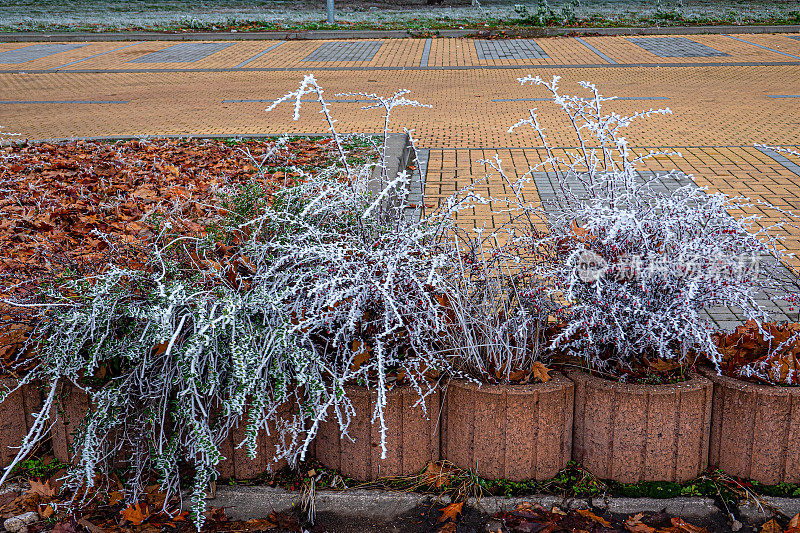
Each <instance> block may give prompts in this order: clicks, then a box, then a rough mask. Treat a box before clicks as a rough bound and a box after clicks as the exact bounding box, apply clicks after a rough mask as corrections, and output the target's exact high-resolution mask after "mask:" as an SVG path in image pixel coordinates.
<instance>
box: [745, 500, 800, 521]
mask: <svg viewBox="0 0 800 533" xmlns="http://www.w3.org/2000/svg"><path fill="white" fill-rule="evenodd" d="M760 499H761V501H762V502H763V503H764V504H766V506H761V505H759V504H758V503H755V502H747V503H745V504H742V505H740V506H739V513H740V514H741V518H742V519H744V520H747V521H749V522H758V521H762V522H763V521H765V520H768V519H770V518H772V517H774V516H783V517H785V518H792V517H793V516H795V515H796V514H798V513H800V498H775V497H772V496H762V497H761V498H760ZM770 507H771V508H772V509H770Z"/></svg>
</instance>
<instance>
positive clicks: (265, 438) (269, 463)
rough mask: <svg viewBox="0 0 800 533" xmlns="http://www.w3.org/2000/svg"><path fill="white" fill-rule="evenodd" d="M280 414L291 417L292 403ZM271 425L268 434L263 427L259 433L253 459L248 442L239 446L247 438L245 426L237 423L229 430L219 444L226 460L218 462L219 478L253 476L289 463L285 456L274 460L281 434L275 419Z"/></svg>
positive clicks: (249, 477) (285, 406) (284, 407)
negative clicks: (249, 452)
mask: <svg viewBox="0 0 800 533" xmlns="http://www.w3.org/2000/svg"><path fill="white" fill-rule="evenodd" d="M246 416H247V415H245V417H246ZM278 416H280V417H285V418H289V417H290V416H291V406H290V405H289V404H285V405H284V406H282V409H280V410H279V411H278ZM269 426H270V427H269V430H270V431H269V435H267V432H266V431H264V429H263V428H262V429H260V430H259V432H258V437H257V439H256V452H257V453H256V456H255V458H253V459H250V457H248V456H247V446H246V445H245V446H239V443H240V442H242V441H243V440H244V439H245V436H246V425H243V424H240V425H237V426H236V427H234V428H233V429H232V430H231V431H230V433H229V434H228V438H226V439H225V440H224V441H222V444H221V445H220V450H221V452H222V455H223V456H225V459H224V460H223V461H221V462H220V463H219V465H217V470H218V471H219V475H220V478H222V479H232V478H233V479H253V478H256V477H258V476H260V475H261V474H263V473H264V472H268V471H273V472H275V471H278V470H280V469H281V468H283V467H285V466H286V465H287V464H288V462H287V461H286V459H280V460H279V461H275V460H274V458H275V450H276V448H277V447H278V444H279V443H278V438H279V436H280V435H279V432H278V431H277V428H276V427H275V423H274V422H270V423H269Z"/></svg>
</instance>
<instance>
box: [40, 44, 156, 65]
mask: <svg viewBox="0 0 800 533" xmlns="http://www.w3.org/2000/svg"><path fill="white" fill-rule="evenodd" d="M137 44H141V41H137V42H135V43H131V44H126V45H125V46H120V47H119V48H114V49H113V50H108V51H107V52H100V53H99V54H94V55H93V56H89V57H84V58H83V59H78V60H77V61H71V62H69V63H65V64H64V65H61V66H59V67H53V68H51V69H50V70H60V69H62V68H64V67H68V66H70V65H74V64H76V63H83V62H84V61H89V60H90V59H94V58H95V57H100V56H104V55H106V54H110V53H111V52H116V51H117V50H122V49H123V48H128V47H130V46H134V45H137Z"/></svg>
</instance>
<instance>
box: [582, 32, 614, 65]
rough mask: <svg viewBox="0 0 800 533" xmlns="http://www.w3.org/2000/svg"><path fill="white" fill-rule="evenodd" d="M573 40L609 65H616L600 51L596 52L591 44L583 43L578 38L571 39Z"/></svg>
mask: <svg viewBox="0 0 800 533" xmlns="http://www.w3.org/2000/svg"><path fill="white" fill-rule="evenodd" d="M573 39H575V40H576V41H578V42H579V43H581V44H582V45H583V46H585V47H586V48H588V49H589V50H591V51H592V52H594V53H595V54H597V55H598V56H599V57H600V58H601V59H604V60H605V61H608V64H609V65H616V64H617V62H616V61H614V60H613V59H611V58H610V57H608V56H607V55H605V54H604V53H603V52H601V51H600V50H598V49H597V48H595V47H594V46H592V45H591V44H589V43H587V42H586V41H584V40H583V39H581V38H580V37H573Z"/></svg>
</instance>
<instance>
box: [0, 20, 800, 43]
mask: <svg viewBox="0 0 800 533" xmlns="http://www.w3.org/2000/svg"><path fill="white" fill-rule="evenodd" d="M501 32H504V33H502V34H501ZM708 33H711V34H720V33H739V34H752V33H800V25H798V24H789V25H765V26H672V27H625V28H588V27H584V28H525V29H510V28H508V29H505V30H478V29H469V30H427V29H424V28H421V29H414V30H360V31H353V30H310V31H263V32H248V33H239V32H236V33H234V32H199V33H188V32H186V33H160V32H109V33H86V32H76V33H71V32H52V33H51V32H41V33H37V32H15V33H0V42H45V41H131V40H136V41H215V40H216V41H248V40H253V41H255V40H283V41H289V40H296V39H400V38H407V37H425V38H427V37H428V36H430V35H435V36H437V37H493V36H501V35H503V36H507V37H556V36H564V35H566V36H571V37H572V36H576V35H578V36H580V35H696V34H708Z"/></svg>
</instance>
